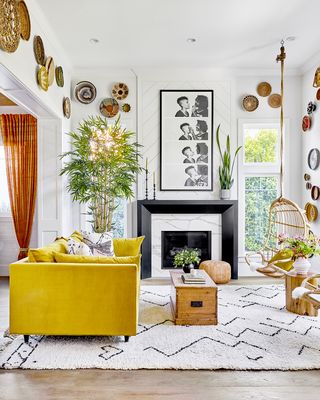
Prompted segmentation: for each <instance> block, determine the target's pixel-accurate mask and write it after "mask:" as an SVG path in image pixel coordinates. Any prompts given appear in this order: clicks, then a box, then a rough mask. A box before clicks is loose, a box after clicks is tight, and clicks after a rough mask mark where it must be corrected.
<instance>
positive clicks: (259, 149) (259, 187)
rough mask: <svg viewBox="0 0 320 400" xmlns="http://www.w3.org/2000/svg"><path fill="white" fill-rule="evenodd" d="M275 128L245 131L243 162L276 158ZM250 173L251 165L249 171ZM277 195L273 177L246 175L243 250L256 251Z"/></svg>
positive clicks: (276, 180)
mask: <svg viewBox="0 0 320 400" xmlns="http://www.w3.org/2000/svg"><path fill="white" fill-rule="evenodd" d="M277 141H278V131H277V129H261V130H259V131H257V132H255V134H253V135H252V134H250V130H249V131H245V143H244V158H245V162H246V163H275V162H276V161H277ZM252 172H254V167H253V171H252ZM277 196H278V179H277V177H276V176H247V177H246V178H245V250H246V251H257V250H260V249H261V247H262V245H263V243H264V241H265V238H266V235H267V229H268V224H269V208H270V205H271V203H272V201H273V200H275V199H276V198H277Z"/></svg>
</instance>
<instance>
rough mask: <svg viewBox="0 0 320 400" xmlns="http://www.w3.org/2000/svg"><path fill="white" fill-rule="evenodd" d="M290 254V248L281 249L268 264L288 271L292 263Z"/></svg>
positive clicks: (291, 254)
mask: <svg viewBox="0 0 320 400" xmlns="http://www.w3.org/2000/svg"><path fill="white" fill-rule="evenodd" d="M292 256H293V252H292V250H290V249H282V250H280V251H278V253H276V254H275V255H274V256H273V257H272V258H271V260H270V261H269V262H268V265H270V264H274V265H275V266H277V267H279V268H281V269H283V270H285V271H290V269H291V268H292V266H293V263H294V260H292Z"/></svg>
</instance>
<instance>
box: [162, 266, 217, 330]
mask: <svg viewBox="0 0 320 400" xmlns="http://www.w3.org/2000/svg"><path fill="white" fill-rule="evenodd" d="M181 274H182V272H177V271H170V276H171V295H170V300H171V301H170V303H171V308H172V312H173V316H174V319H175V324H176V325H216V324H217V323H218V316H217V305H218V300H217V292H218V290H217V285H216V284H215V283H214V282H213V280H212V279H211V278H210V276H209V275H208V274H207V273H206V272H205V271H203V270H198V274H199V275H201V276H203V277H204V278H205V279H206V283H204V284H191V285H190V284H185V283H183V281H182V279H181Z"/></svg>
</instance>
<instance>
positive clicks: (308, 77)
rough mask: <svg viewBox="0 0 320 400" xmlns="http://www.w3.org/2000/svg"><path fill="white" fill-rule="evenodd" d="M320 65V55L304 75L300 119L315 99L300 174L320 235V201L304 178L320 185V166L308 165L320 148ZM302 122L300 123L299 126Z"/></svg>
mask: <svg viewBox="0 0 320 400" xmlns="http://www.w3.org/2000/svg"><path fill="white" fill-rule="evenodd" d="M318 66H320V57H319V58H318V62H317V63H315V64H314V65H313V66H312V67H311V68H310V69H309V70H307V71H306V72H305V73H304V74H303V77H302V104H301V109H300V120H301V119H302V117H303V115H307V105H308V103H309V101H314V102H315V103H316V104H317V109H316V111H315V112H314V113H313V114H312V125H311V129H310V130H309V131H307V132H303V131H302V129H300V136H301V137H302V154H301V158H302V170H301V174H300V176H299V180H297V182H298V183H299V186H300V190H301V193H302V204H303V206H304V205H305V204H306V203H307V202H309V203H312V204H314V205H315V206H316V207H317V208H318V211H319V216H318V219H317V220H316V221H315V222H313V223H311V229H312V231H313V232H314V233H315V234H316V235H317V236H320V203H319V200H317V201H314V200H312V198H311V192H310V190H306V185H305V181H304V180H303V175H304V174H305V173H308V174H309V175H310V176H311V182H312V184H313V185H317V186H319V185H320V168H318V169H317V170H315V171H313V170H311V169H310V168H309V166H308V153H309V151H310V150H311V149H312V148H318V149H319V150H320V146H319V143H320V101H317V100H316V93H317V88H314V87H313V86H312V84H313V78H314V73H315V71H316V69H317V67H318ZM300 126H301V123H300V124H299V127H300ZM311 263H312V267H313V269H314V270H316V271H320V262H319V257H317V258H312V259H311Z"/></svg>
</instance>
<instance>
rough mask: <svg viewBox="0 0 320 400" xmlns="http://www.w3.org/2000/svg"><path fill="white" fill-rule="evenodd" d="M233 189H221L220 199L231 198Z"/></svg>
mask: <svg viewBox="0 0 320 400" xmlns="http://www.w3.org/2000/svg"><path fill="white" fill-rule="evenodd" d="M230 197H231V190H230V189H221V190H220V199H221V200H230Z"/></svg>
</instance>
